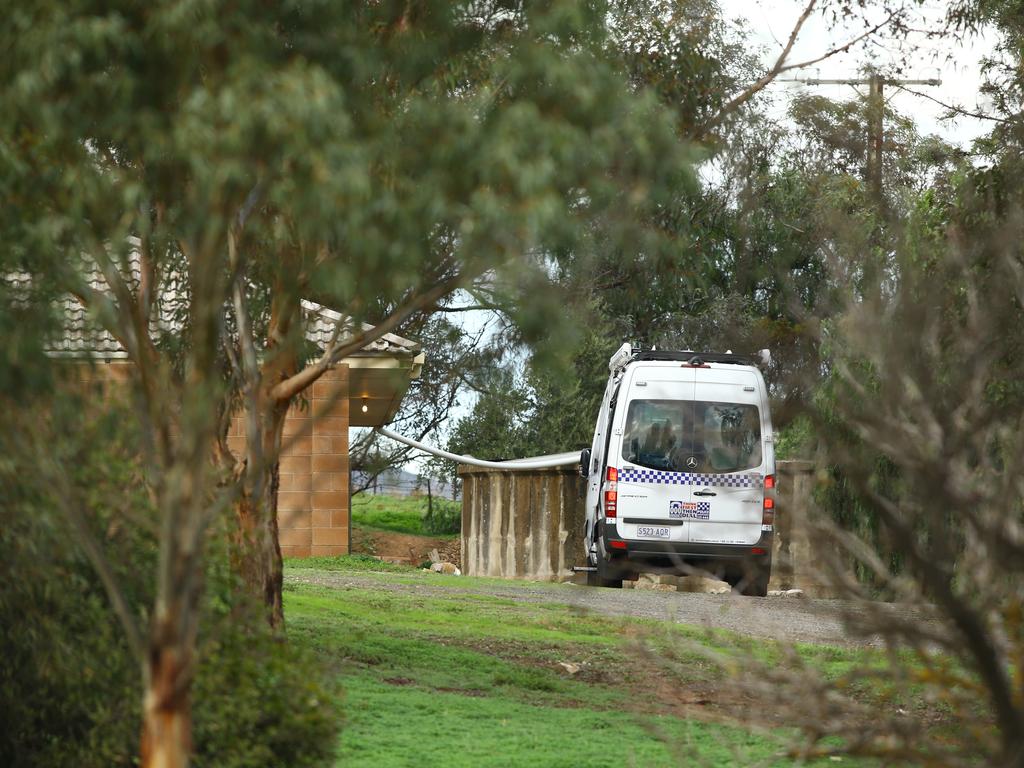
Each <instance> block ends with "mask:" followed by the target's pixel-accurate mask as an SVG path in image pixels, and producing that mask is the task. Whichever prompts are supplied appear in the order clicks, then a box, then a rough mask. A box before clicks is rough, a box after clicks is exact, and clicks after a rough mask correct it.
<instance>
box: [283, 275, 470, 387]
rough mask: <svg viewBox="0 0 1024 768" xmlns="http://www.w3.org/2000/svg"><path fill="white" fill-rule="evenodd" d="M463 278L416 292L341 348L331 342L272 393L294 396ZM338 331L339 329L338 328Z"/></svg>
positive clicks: (455, 285) (429, 304) (446, 281)
mask: <svg viewBox="0 0 1024 768" xmlns="http://www.w3.org/2000/svg"><path fill="white" fill-rule="evenodd" d="M461 281H462V275H456V276H455V277H452V278H450V279H448V280H445V281H443V282H441V283H438V284H437V285H435V286H434V287H432V288H431V289H429V290H428V291H426V292H425V293H419V294H417V293H414V294H413V295H412V296H410V297H409V298H408V299H407V300H406V302H405V303H404V304H402V305H401V306H400V307H398V308H397V309H395V310H394V311H393V312H392V313H391V314H390V315H389V316H388V317H386V318H385V319H384V320H382V321H381V322H379V323H377V324H376V325H375V326H373V327H372V328H368V329H367V330H365V331H362V332H361V333H358V334H356V335H355V336H353V337H351V338H350V339H349V340H347V341H346V342H345V343H344V344H343V345H342V346H340V347H338V346H336V345H330V347H329V348H328V349H326V350H324V354H323V355H322V356H321V357H320V359H319V360H317V362H315V363H313V364H311V365H308V366H306V367H305V368H303V369H302V370H301V371H299V372H298V373H296V374H295V375H294V376H291V377H289V378H287V379H285V380H284V381H282V382H280V383H279V384H277V385H275V386H274V388H273V389H271V390H270V396H271V397H273V398H274V399H275V400H279V401H280V400H288V399H290V398H292V397H294V396H295V395H297V394H298V393H299V392H301V391H303V390H304V389H305V388H306V387H308V386H309V385H310V384H312V383H313V382H314V381H316V380H317V379H319V378H320V377H321V376H323V374H324V373H325V372H326V371H327V370H329V369H330V367H331V366H332V365H335V364H336V363H337V362H338V361H339V360H341V359H343V358H345V357H347V356H348V355H351V354H352V353H353V352H358V351H359V350H361V349H362V348H363V347H365V346H366V345H367V344H370V343H372V342H374V341H376V340H377V339H379V338H381V337H382V336H384V335H385V334H386V333H390V332H391V331H392V330H394V329H396V328H398V327H399V326H400V325H401V324H402V323H404V322H405V321H406V320H407V319H408V318H409V317H410V316H411V315H413V314H415V313H416V312H419V311H421V310H423V309H426V308H428V307H431V306H433V305H434V304H436V303H437V301H438V300H440V299H442V298H443V297H445V296H447V295H448V294H449V293H451V292H452V291H454V290H455V289H456V288H457V287H458V285H459V283H460V282H461ZM335 330H337V327H336V328H335Z"/></svg>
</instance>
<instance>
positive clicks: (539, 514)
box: [459, 461, 832, 597]
mask: <svg viewBox="0 0 1024 768" xmlns="http://www.w3.org/2000/svg"><path fill="white" fill-rule="evenodd" d="M776 471H777V479H778V483H777V490H776V515H775V548H774V553H773V561H772V579H771V583H770V585H769V589H772V590H776V589H787V590H788V589H802V590H803V591H804V593H805V594H807V595H808V596H813V597H828V596H831V595H832V590H831V589H830V588H829V586H828V585H827V584H825V583H823V582H822V579H821V577H820V576H819V575H818V574H817V573H816V572H815V569H814V563H815V557H814V551H813V548H812V546H811V541H810V538H809V536H808V534H807V528H806V525H804V524H803V522H804V521H806V520H807V518H808V516H809V515H811V514H812V513H813V490H814V465H813V464H812V463H811V462H809V461H780V462H778V463H777V467H776ZM459 476H460V477H461V478H462V571H463V573H465V574H466V575H467V576H498V577H501V578H508V579H533V580H538V581H566V580H568V579H570V578H572V576H573V572H572V567H573V566H574V565H585V564H586V552H585V550H584V544H583V523H584V514H583V505H584V502H585V499H584V495H585V484H584V481H583V479H582V478H581V477H580V476H579V475H578V474H577V472H576V469H575V467H567V468H560V469H535V470H495V469H482V468H480V467H471V466H467V465H462V466H460V467H459Z"/></svg>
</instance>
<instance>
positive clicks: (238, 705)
mask: <svg viewBox="0 0 1024 768" xmlns="http://www.w3.org/2000/svg"><path fill="white" fill-rule="evenodd" d="M49 415H50V417H51V418H52V419H53V420H54V421H59V413H57V409H52V410H51V412H50V414H49ZM30 421H33V423H37V424H38V423H41V420H31V419H30ZM129 421H130V420H126V419H123V420H122V419H118V418H116V414H113V417H111V418H108V417H107V415H102V414H101V415H99V416H95V417H93V416H90V417H89V423H88V424H78V425H77V427H78V429H77V430H76V431H75V432H73V434H76V435H77V436H76V437H75V438H70V437H66V436H61V437H60V438H58V439H59V440H61V441H63V442H62V444H61V445H60V446H59V447H55V448H54V450H60V451H62V452H64V451H67V452H69V453H71V454H73V455H74V456H75V457H76V459H77V463H76V464H72V465H70V466H74V470H73V476H72V477H69V481H70V482H72V483H73V484H74V485H75V487H76V491H77V495H78V496H79V498H80V499H81V500H82V502H83V505H84V506H85V507H86V510H87V516H88V523H89V525H90V527H91V528H92V533H93V535H94V536H95V537H96V538H97V539H98V540H99V541H100V542H101V544H102V546H103V548H104V549H105V550H106V555H107V559H108V561H109V562H110V564H111V567H112V568H113V570H114V572H115V576H116V578H117V580H118V581H119V583H120V584H121V585H122V587H123V590H124V592H125V594H126V597H127V600H128V602H129V604H130V608H131V609H132V610H133V611H134V612H135V613H136V615H138V616H140V617H141V616H143V615H144V613H145V611H146V610H147V609H148V606H149V605H151V594H152V593H151V589H150V585H151V582H152V578H153V574H154V573H155V564H156V551H155V543H154V539H153V530H154V525H153V524H154V517H153V515H152V512H151V511H149V510H148V509H147V505H148V495H147V494H146V493H145V488H144V486H143V485H142V480H141V478H142V477H143V473H142V471H141V468H140V466H139V462H138V460H137V459H136V458H134V457H135V456H136V455H137V454H135V452H133V451H132V450H130V447H131V446H132V445H133V442H132V440H131V436H130V435H124V434H123V433H122V432H119V426H118V424H119V423H121V424H123V423H129ZM71 433H72V432H71V431H67V432H65V433H64V435H67V434H71ZM16 434H17V433H16V426H15V431H11V432H8V433H7V434H5V435H0V487H2V488H3V489H4V494H3V500H2V504H0V552H3V556H2V557H0V583H2V584H3V588H2V589H0V717H2V718H3V728H2V729H0V734H2V735H0V765H4V766H11V767H12V768H19V767H20V766H42V765H46V766H50V765H53V766H63V765H74V766H80V767H81V768H91V767H92V766H97V768H98V767H99V766H130V765H135V764H136V756H137V754H138V744H139V733H140V728H141V716H140V715H141V713H140V709H141V698H142V697H141V681H140V675H139V665H138V664H137V662H136V661H135V659H134V658H133V657H132V655H131V653H130V651H129V649H128V647H127V644H126V642H125V640H124V635H123V632H122V630H121V626H120V624H119V623H118V621H117V619H116V618H115V615H114V612H113V610H112V609H111V608H110V604H109V601H108V599H107V596H106V593H105V592H104V590H103V589H102V587H101V583H100V581H99V579H98V577H97V576H96V573H95V571H94V569H93V568H92V566H91V565H90V564H89V563H88V562H87V560H86V558H85V557H84V555H83V554H82V551H81V549H80V547H79V546H78V543H77V540H76V537H75V536H74V535H72V534H71V532H70V530H69V529H68V526H67V523H66V518H65V516H64V514H63V513H62V512H61V511H60V510H59V509H58V508H57V506H56V504H55V501H54V499H52V498H51V497H50V496H49V494H48V489H47V486H46V483H45V482H44V481H43V479H42V478H41V477H40V473H39V471H38V469H37V462H38V461H39V457H38V456H36V457H34V458H29V457H30V456H31V454H30V453H29V452H27V451H26V450H25V446H24V445H20V446H19V445H16V444H15V443H14V441H15V440H16V439H17V438H16ZM225 542H226V535H225V531H223V530H222V531H214V532H213V533H211V536H210V539H209V541H208V549H209V557H208V562H209V567H208V569H207V576H206V580H207V590H206V594H205V603H204V620H203V623H202V629H201V636H200V638H199V645H198V660H199V667H198V676H197V679H196V682H195V686H194V688H193V720H194V744H195V755H194V764H195V765H197V766H211V767H212V766H218V768H220V767H224V768H247V767H248V766H252V768H256V766H260V767H261V768H262V766H269V765H273V766H303V767H304V766H315V765H324V764H329V763H330V762H331V761H332V758H333V753H334V749H335V746H336V743H337V732H338V724H339V720H340V713H339V711H338V709H337V704H336V701H337V696H336V695H335V693H334V692H333V691H331V690H328V689H325V688H324V687H323V685H322V683H321V682H320V681H321V680H323V679H325V678H328V676H326V675H322V674H320V670H319V669H318V668H317V667H316V662H315V661H314V659H313V658H312V657H310V656H308V655H306V654H304V653H302V652H300V651H298V650H297V649H295V648H293V647H292V646H291V645H290V644H288V643H286V642H282V641H281V640H280V639H278V638H275V637H274V636H272V635H271V633H270V630H269V628H267V627H266V624H265V622H264V621H263V619H262V616H261V614H260V611H259V609H258V608H254V607H252V606H250V605H248V603H247V598H246V597H245V592H244V590H242V589H239V588H237V586H236V584H235V582H234V578H233V577H232V575H231V573H230V571H229V568H228V566H227V555H226V544H225Z"/></svg>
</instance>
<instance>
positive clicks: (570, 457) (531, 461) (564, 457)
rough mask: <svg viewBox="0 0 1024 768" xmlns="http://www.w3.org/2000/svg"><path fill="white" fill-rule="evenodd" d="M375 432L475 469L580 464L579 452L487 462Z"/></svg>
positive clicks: (381, 429) (384, 430)
mask: <svg viewBox="0 0 1024 768" xmlns="http://www.w3.org/2000/svg"><path fill="white" fill-rule="evenodd" d="M375 431H377V432H379V433H380V434H382V435H384V437H390V438H391V439H392V440H397V441H398V442H400V443H405V444H406V445H409V446H412V447H413V448H416V449H418V450H421V451H426V452H427V453H432V454H434V455H435V456H440V457H441V458H442V459H448V460H450V461H457V462H459V463H460V464H469V465H471V466H474V467H486V468H488V469H553V468H554V467H569V466H572V465H573V464H579V463H580V452H579V451H573V452H571V453H553V454H550V455H548V456H531V457H530V458H528V459H512V460H510V461H485V460H484V459H477V458H475V457H473V456H460V455H459V454H457V453H449V452H448V451H442V450H441V449H440V448H433V447H431V446H429V445H426V444H424V443H421V442H419V441H418V440H413V439H412V438H409V437H405V436H404V435H400V434H398V433H397V432H392V431H391V430H390V429H387V428H386V427H375Z"/></svg>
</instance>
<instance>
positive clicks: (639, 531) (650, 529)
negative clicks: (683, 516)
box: [636, 525, 671, 539]
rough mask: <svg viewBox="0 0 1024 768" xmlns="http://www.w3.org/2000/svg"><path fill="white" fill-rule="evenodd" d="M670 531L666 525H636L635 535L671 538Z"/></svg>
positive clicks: (648, 537) (650, 537) (649, 537)
mask: <svg viewBox="0 0 1024 768" xmlns="http://www.w3.org/2000/svg"><path fill="white" fill-rule="evenodd" d="M670 531H671V529H670V528H668V527H665V528H655V527H654V526H652V525H638V526H637V527H636V535H637V536H642V537H644V538H647V539H668V538H671V533H670Z"/></svg>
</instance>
